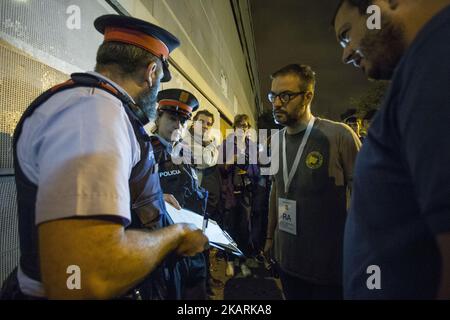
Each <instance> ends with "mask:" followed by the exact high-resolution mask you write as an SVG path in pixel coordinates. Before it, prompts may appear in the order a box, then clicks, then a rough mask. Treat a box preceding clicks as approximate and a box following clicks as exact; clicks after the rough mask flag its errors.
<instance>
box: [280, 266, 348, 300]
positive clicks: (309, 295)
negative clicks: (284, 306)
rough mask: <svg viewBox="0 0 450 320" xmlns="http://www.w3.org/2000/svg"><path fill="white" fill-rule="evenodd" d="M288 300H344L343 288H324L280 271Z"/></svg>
mask: <svg viewBox="0 0 450 320" xmlns="http://www.w3.org/2000/svg"><path fill="white" fill-rule="evenodd" d="M279 272H280V280H281V284H282V286H283V293H284V296H285V297H286V300H342V286H324V285H317V284H313V283H311V282H308V281H305V280H303V279H300V278H298V277H293V276H291V275H289V274H287V273H286V272H284V271H283V270H279Z"/></svg>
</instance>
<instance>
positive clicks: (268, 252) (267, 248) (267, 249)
mask: <svg viewBox="0 0 450 320" xmlns="http://www.w3.org/2000/svg"><path fill="white" fill-rule="evenodd" d="M272 248H273V240H272V239H266V243H265V245H264V257H266V259H267V261H270V259H271V258H272Z"/></svg>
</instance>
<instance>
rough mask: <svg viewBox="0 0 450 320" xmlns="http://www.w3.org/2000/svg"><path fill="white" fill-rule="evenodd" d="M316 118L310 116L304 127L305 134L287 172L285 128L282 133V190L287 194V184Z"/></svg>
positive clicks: (295, 168)
mask: <svg viewBox="0 0 450 320" xmlns="http://www.w3.org/2000/svg"><path fill="white" fill-rule="evenodd" d="M315 120H316V119H315V118H314V117H311V120H309V123H308V126H307V127H306V131H305V135H304V136H303V139H302V142H301V143H300V146H299V147H298V150H297V155H296V156H295V160H294V163H293V164H292V168H291V170H290V171H289V174H288V168H287V160H286V130H285V131H284V133H283V145H282V149H283V180H284V191H285V193H286V194H287V193H288V192H289V186H290V184H291V182H292V179H293V178H294V175H295V172H296V171H297V167H298V164H299V162H300V158H301V157H302V154H303V150H304V149H305V146H306V142H307V141H308V138H309V135H310V134H311V131H312V128H313V126H314V121H315Z"/></svg>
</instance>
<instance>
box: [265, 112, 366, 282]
mask: <svg viewBox="0 0 450 320" xmlns="http://www.w3.org/2000/svg"><path fill="white" fill-rule="evenodd" d="M283 132H284V130H282V131H281V132H280V133H279V139H280V140H279V141H280V143H279V154H278V155H276V154H274V155H275V156H279V159H280V161H279V163H280V169H279V170H278V173H277V174H276V175H275V184H276V190H277V199H279V198H280V197H281V198H285V199H289V200H295V201H296V233H297V234H296V235H293V234H291V233H288V232H285V231H283V230H280V229H279V226H278V225H277V228H276V230H275V239H274V240H275V243H274V249H275V258H276V260H277V261H278V262H279V264H280V267H281V268H282V269H283V271H285V272H287V273H289V274H291V275H293V276H296V277H299V278H302V279H305V280H307V281H311V282H313V283H317V284H324V285H339V284H341V282H342V276H341V274H342V245H343V232H344V224H345V219H346V212H347V187H348V186H349V185H350V183H351V179H352V171H353V164H354V161H355V158H356V154H357V152H358V150H359V148H360V142H359V139H358V138H357V137H356V135H355V134H354V133H353V131H351V129H350V128H349V127H348V126H346V125H344V124H341V123H336V122H332V121H329V120H324V119H319V118H316V122H315V124H314V127H313V130H312V131H311V134H310V136H309V139H308V142H307V144H306V146H305V149H304V151H303V154H302V157H301V159H300V163H299V166H298V168H297V171H296V173H295V175H294V178H293V180H292V183H291V185H290V188H289V192H288V193H287V194H286V193H285V190H284V180H283V161H282V149H281V148H282V143H281V141H282V140H281V138H282V135H283ZM304 133H305V131H302V132H300V133H298V134H295V135H288V134H286V147H287V156H286V159H287V164H288V168H289V169H291V168H292V164H293V162H294V158H295V156H296V154H297V150H298V147H299V145H300V143H301V140H302V138H303V136H304ZM274 138H278V137H276V136H275V137H274ZM277 209H278V204H277Z"/></svg>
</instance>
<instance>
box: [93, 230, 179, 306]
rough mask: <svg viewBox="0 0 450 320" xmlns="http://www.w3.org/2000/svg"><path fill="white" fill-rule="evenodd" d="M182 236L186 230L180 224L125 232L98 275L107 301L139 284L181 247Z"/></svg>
mask: <svg viewBox="0 0 450 320" xmlns="http://www.w3.org/2000/svg"><path fill="white" fill-rule="evenodd" d="M182 237H183V228H182V227H181V225H179V224H176V225H171V226H169V227H167V228H163V229H160V230H156V231H146V230H127V231H125V236H124V239H123V240H122V241H120V242H119V243H118V245H117V247H116V252H115V253H114V252H112V254H111V256H110V257H108V258H106V256H105V264H104V270H102V271H101V272H100V273H99V276H100V277H103V284H104V286H105V293H106V297H105V298H107V299H108V298H112V297H115V296H120V295H122V294H124V293H126V292H127V291H128V290H129V289H131V288H133V287H134V286H136V285H137V284H139V282H141V281H142V280H143V279H145V277H147V276H148V275H149V273H150V272H151V271H153V270H155V269H156V267H157V266H158V265H160V264H161V262H162V261H163V260H164V259H165V258H166V257H167V255H168V254H169V253H171V252H173V251H174V250H175V249H176V248H177V247H178V246H179V244H180V241H181V239H182ZM107 260H110V261H109V263H108V262H107Z"/></svg>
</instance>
